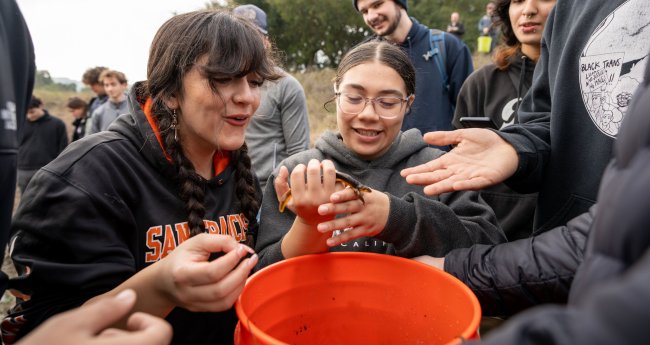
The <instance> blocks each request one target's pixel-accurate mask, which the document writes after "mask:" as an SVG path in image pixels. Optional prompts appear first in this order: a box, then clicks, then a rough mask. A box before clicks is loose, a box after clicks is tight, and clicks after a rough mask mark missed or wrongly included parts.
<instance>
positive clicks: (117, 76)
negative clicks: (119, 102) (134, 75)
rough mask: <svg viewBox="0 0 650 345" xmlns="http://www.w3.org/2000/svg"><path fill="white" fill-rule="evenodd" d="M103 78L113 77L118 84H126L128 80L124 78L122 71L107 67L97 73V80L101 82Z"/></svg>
mask: <svg viewBox="0 0 650 345" xmlns="http://www.w3.org/2000/svg"><path fill="white" fill-rule="evenodd" d="M105 78H115V79H117V81H118V82H119V83H120V84H126V83H128V82H129V81H128V80H127V79H126V76H125V75H124V73H122V72H120V71H116V70H112V69H110V70H109V69H107V70H105V71H103V72H102V73H101V74H100V75H99V82H100V83H103V82H104V79H105Z"/></svg>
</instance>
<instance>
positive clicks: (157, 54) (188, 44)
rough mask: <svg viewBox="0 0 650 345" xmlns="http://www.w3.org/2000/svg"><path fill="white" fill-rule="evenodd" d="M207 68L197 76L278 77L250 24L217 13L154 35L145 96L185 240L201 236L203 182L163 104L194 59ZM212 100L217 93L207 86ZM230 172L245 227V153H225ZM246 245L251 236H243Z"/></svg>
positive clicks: (181, 18) (250, 187) (248, 182)
mask: <svg viewBox="0 0 650 345" xmlns="http://www.w3.org/2000/svg"><path fill="white" fill-rule="evenodd" d="M204 56H207V63H206V64H205V65H201V67H199V72H200V73H201V75H202V76H204V77H205V78H206V79H208V80H220V79H225V78H239V77H242V76H245V75H247V74H249V73H251V72H255V73H257V74H258V75H259V76H260V77H261V78H263V79H265V80H275V79H278V78H279V77H280V76H279V75H278V74H277V73H276V70H275V62H274V61H275V59H274V57H273V52H272V51H270V50H267V49H265V47H264V43H263V39H262V36H261V34H260V33H259V32H258V30H257V29H256V27H255V26H254V24H251V23H250V22H249V21H247V20H245V19H242V18H238V17H235V16H233V15H232V14H230V13H227V12H223V11H213V10H205V11H196V12H189V13H185V14H181V15H177V16H174V17H172V18H171V19H169V20H168V21H167V22H166V23H165V24H163V26H162V27H161V28H160V29H159V30H158V32H157V33H156V36H155V37H154V40H153V43H152V45H151V49H150V52H149V64H148V66H147V82H146V92H147V93H148V95H149V96H150V97H151V99H152V109H151V112H152V114H153V117H154V118H155V119H156V121H157V122H158V127H159V130H160V135H161V138H162V141H163V143H164V145H165V150H166V152H167V154H168V155H169V157H171V159H172V163H173V165H174V167H175V168H176V170H177V180H178V184H179V197H180V198H181V200H183V202H184V203H185V210H186V211H187V215H188V225H189V229H190V235H191V236H195V235H197V234H200V233H203V232H205V224H204V220H203V219H204V217H205V206H204V201H205V194H206V187H207V180H206V179H205V178H203V177H202V176H200V175H199V174H198V173H197V172H196V170H195V167H194V165H193V164H192V162H191V161H190V160H189V159H188V158H187V156H186V155H185V154H184V153H183V147H182V140H181V138H178V140H177V138H176V135H177V133H175V130H174V129H173V126H174V125H175V123H174V121H175V117H176V116H182V114H176V111H172V110H170V109H169V107H167V105H166V103H165V101H166V100H168V99H170V98H171V97H177V98H179V99H180V98H181V97H182V92H183V84H182V81H183V77H184V76H185V74H187V73H188V72H189V71H190V70H191V69H192V67H193V66H195V63H196V61H197V60H198V59H199V58H202V57H204ZM210 85H211V88H212V90H213V92H214V93H215V94H219V90H218V89H217V86H216V85H215V84H214V83H210ZM231 161H232V162H235V163H236V167H235V169H236V170H235V177H236V180H237V181H236V184H235V193H236V196H237V198H238V199H239V202H240V204H241V208H242V212H243V214H244V215H245V217H246V218H247V220H248V221H249V222H250V221H252V220H254V219H255V217H256V215H257V212H258V209H259V200H260V196H259V195H257V194H258V193H257V191H256V188H255V185H254V183H255V182H254V177H253V173H252V171H251V160H250V157H249V156H248V149H247V148H246V145H243V146H242V147H241V148H239V149H238V150H236V151H234V152H232V153H231ZM246 238H247V242H248V243H252V241H253V240H254V234H251V233H247V234H246Z"/></svg>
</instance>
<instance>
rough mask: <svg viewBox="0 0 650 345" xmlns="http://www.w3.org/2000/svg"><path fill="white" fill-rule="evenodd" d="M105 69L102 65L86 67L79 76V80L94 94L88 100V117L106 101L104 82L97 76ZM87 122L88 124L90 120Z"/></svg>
mask: <svg viewBox="0 0 650 345" xmlns="http://www.w3.org/2000/svg"><path fill="white" fill-rule="evenodd" d="M106 70H108V68H106V67H104V66H96V67H92V68H89V69H87V70H86V71H85V72H84V74H83V75H82V76H81V81H82V82H83V83H84V84H85V85H86V86H88V87H89V88H90V90H92V92H94V93H95V96H93V97H92V98H91V99H90V100H89V101H88V114H87V115H86V116H87V117H88V118H90V117H91V116H92V114H93V112H94V111H95V110H97V108H99V106H100V105H102V104H104V103H106V101H107V100H108V95H106V90H104V84H102V82H101V81H99V76H100V75H101V74H102V72H104V71H106ZM88 123H89V124H90V122H88Z"/></svg>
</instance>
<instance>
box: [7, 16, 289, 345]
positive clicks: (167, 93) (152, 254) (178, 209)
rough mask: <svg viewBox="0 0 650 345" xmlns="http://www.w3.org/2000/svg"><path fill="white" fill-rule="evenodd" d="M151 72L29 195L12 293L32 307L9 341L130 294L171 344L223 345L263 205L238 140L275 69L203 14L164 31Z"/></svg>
mask: <svg viewBox="0 0 650 345" xmlns="http://www.w3.org/2000/svg"><path fill="white" fill-rule="evenodd" d="M148 66H149V67H148V70H147V80H146V81H144V82H139V83H136V84H135V85H134V86H133V88H132V90H131V93H130V95H129V114H125V115H123V116H121V117H119V118H118V119H117V120H116V122H115V123H114V124H113V125H112V126H111V127H110V129H109V130H107V131H104V132H101V133H98V134H94V135H90V136H87V137H85V138H82V139H80V140H78V141H76V142H74V143H73V144H72V145H71V146H70V147H69V148H68V149H66V150H65V151H64V153H63V154H61V155H60V156H59V157H58V158H57V159H55V160H54V161H53V162H51V163H50V164H48V165H47V166H46V167H44V168H43V169H41V170H40V171H39V172H38V173H36V175H35V176H34V178H33V180H32V181H31V184H30V187H29V188H27V192H26V195H25V199H26V200H29V202H25V203H22V202H21V205H20V206H19V207H18V210H17V211H16V215H15V217H14V221H13V224H12V233H13V237H12V243H13V250H12V253H11V254H12V259H13V260H14V263H15V264H16V265H17V266H18V267H19V268H21V275H20V276H19V277H17V278H15V279H12V280H11V281H10V286H11V287H12V288H14V289H17V290H19V291H20V292H22V293H23V294H29V295H30V296H31V298H30V299H29V300H27V301H24V302H21V303H19V304H18V305H17V306H16V307H15V308H13V309H12V310H11V312H10V314H9V315H8V316H7V318H5V320H4V321H3V323H2V325H1V327H2V330H3V333H4V334H6V332H11V333H12V334H13V335H14V340H16V339H19V338H20V337H22V336H24V335H26V334H27V333H28V332H30V331H31V330H32V329H33V328H34V327H36V326H38V325H39V324H41V323H43V322H44V321H45V320H47V319H48V318H50V317H51V316H53V315H55V314H58V313H60V312H63V311H66V310H69V309H71V308H74V307H77V306H79V305H89V304H91V303H94V302H95V301H96V300H97V299H98V298H101V297H102V296H103V297H106V296H116V295H118V294H120V293H122V292H123V291H126V290H128V289H133V290H135V291H136V292H137V295H138V300H137V302H136V304H135V306H134V308H133V311H141V312H147V313H150V314H153V315H154V316H160V317H165V318H166V319H167V320H168V321H169V322H170V323H171V325H172V326H173V328H174V332H173V333H174V338H173V339H172V343H174V344H219V343H230V342H232V339H233V335H234V328H235V324H236V322H237V318H236V315H235V313H234V310H233V309H232V308H231V307H232V305H233V304H234V302H235V300H236V299H237V297H238V296H239V293H240V292H241V290H242V289H243V287H244V283H245V281H246V279H247V277H248V275H249V273H250V271H251V269H252V268H253V267H254V266H255V264H256V262H257V256H256V255H254V254H253V253H252V249H250V247H249V246H247V245H246V243H249V244H250V245H252V244H253V242H254V239H255V233H256V230H257V221H256V216H257V213H258V208H259V206H258V205H259V202H260V200H261V191H260V189H259V184H258V183H257V181H256V179H255V175H254V173H253V172H252V170H251V163H250V158H249V157H248V155H247V148H246V146H245V143H244V134H245V130H246V126H247V125H248V123H249V122H250V120H251V117H252V116H253V114H254V113H255V110H256V108H257V107H258V106H259V103H260V87H261V85H262V84H263V82H264V81H265V80H276V79H277V78H279V75H278V74H276V72H275V71H276V69H275V67H276V65H275V63H274V59H273V58H272V57H271V55H270V52H269V51H268V50H267V49H265V47H264V44H263V38H262V36H261V33H259V31H258V30H257V28H256V27H255V26H254V24H252V23H251V22H250V21H248V20H246V19H244V18H241V17H237V16H234V15H232V14H230V13H226V12H218V11H209V10H206V11H196V12H189V13H184V14H180V15H177V16H174V17H172V18H171V19H169V20H168V21H167V22H165V23H164V24H163V25H162V27H161V28H160V29H159V30H158V32H157V34H156V35H155V37H154V40H153V42H152V45H151V49H150V56H149V65H148ZM249 254H253V255H252V256H251V257H250V258H245V256H248V255H249ZM25 267H28V268H29V270H26V269H23V268H25ZM3 338H4V335H3ZM5 343H6V341H5Z"/></svg>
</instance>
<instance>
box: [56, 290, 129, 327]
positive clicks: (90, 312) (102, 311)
mask: <svg viewBox="0 0 650 345" xmlns="http://www.w3.org/2000/svg"><path fill="white" fill-rule="evenodd" d="M135 300H136V295H135V291H133V290H131V289H127V290H124V291H122V292H120V293H118V294H117V295H115V296H108V297H102V298H99V299H97V300H96V301H93V302H91V303H90V304H88V305H84V306H81V307H80V308H78V309H74V310H72V311H69V312H68V313H69V314H68V315H67V317H68V318H70V319H73V320H76V321H77V322H78V323H79V324H80V328H81V329H86V330H87V331H88V332H89V333H92V334H97V333H99V332H101V331H102V330H104V329H105V328H107V327H110V326H112V325H113V324H115V323H116V322H117V321H119V320H120V319H121V318H123V317H125V316H126V315H127V314H128V313H129V311H130V310H131V308H133V305H134V304H135Z"/></svg>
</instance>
